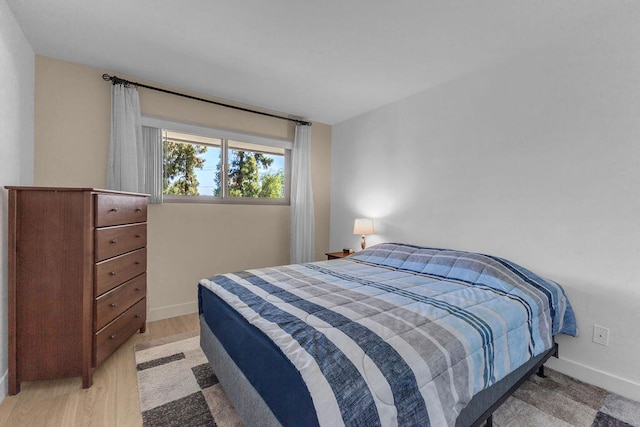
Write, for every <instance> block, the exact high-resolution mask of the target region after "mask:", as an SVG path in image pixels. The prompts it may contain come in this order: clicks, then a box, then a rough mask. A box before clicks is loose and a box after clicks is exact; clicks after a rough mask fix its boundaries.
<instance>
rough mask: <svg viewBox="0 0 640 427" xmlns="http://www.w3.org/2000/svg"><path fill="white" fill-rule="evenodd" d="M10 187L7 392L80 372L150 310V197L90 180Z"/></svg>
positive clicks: (86, 383)
mask: <svg viewBox="0 0 640 427" xmlns="http://www.w3.org/2000/svg"><path fill="white" fill-rule="evenodd" d="M6 188H7V189H8V190H9V394H16V393H18V392H19V391H20V382H21V381H34V380H47V379H54V378H65V377H74V376H81V377H82V386H83V387H84V388H88V387H90V386H91V384H92V382H93V372H94V370H95V369H96V368H97V367H98V366H100V364H101V363H102V362H103V361H104V360H105V359H106V358H107V357H109V355H111V354H112V353H113V352H114V351H115V350H116V349H118V347H120V346H121V345H122V344H123V343H124V342H125V341H126V340H127V339H128V338H129V337H131V336H132V335H133V334H134V333H135V332H136V331H138V330H139V331H140V332H144V331H145V327H146V313H147V300H146V294H147V275H146V269H147V250H146V245H147V222H146V221H147V196H146V195H144V194H136V193H123V192H117V191H109V190H98V189H93V188H49V187H6Z"/></svg>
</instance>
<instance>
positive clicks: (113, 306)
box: [94, 273, 147, 330]
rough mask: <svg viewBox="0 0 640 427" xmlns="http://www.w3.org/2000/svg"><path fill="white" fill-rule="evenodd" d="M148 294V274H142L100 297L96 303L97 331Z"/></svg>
mask: <svg viewBox="0 0 640 427" xmlns="http://www.w3.org/2000/svg"><path fill="white" fill-rule="evenodd" d="M146 293H147V274H146V273H144V274H141V275H140V276H138V277H134V278H133V279H131V280H129V281H128V282H125V283H123V284H122V285H120V286H118V287H117V288H115V289H112V290H111V291H109V292H107V293H106V294H104V295H102V296H100V297H98V298H97V299H96V301H95V311H94V313H95V322H94V324H95V330H99V329H102V328H103V327H104V326H105V325H106V324H107V323H109V322H111V321H112V320H113V319H115V318H116V317H118V316H119V315H121V314H122V313H124V312H125V311H126V310H127V309H128V308H129V307H131V306H132V305H133V304H135V303H136V302H138V301H139V300H140V299H141V298H143V297H144V296H145V295H146Z"/></svg>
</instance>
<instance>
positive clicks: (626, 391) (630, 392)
mask: <svg viewBox="0 0 640 427" xmlns="http://www.w3.org/2000/svg"><path fill="white" fill-rule="evenodd" d="M546 365H547V366H548V367H549V368H551V369H555V370H556V371H558V372H562V373H563V374H566V375H569V376H571V377H573V378H576V379H578V380H580V381H583V382H585V383H588V384H593V385H595V386H598V387H602V388H603V389H605V390H608V391H610V392H613V393H616V394H619V395H620V396H624V397H626V398H628V399H632V400H635V401H640V384H638V383H636V382H633V381H629V380H627V379H625V378H621V377H618V376H616V375H613V374H610V373H608V372H603V371H600V370H598V369H594V368H591V367H589V366H586V365H583V364H581V363H578V362H575V361H573V360H569V359H564V358H562V357H561V358H559V359H556V358H554V357H552V358H550V359H549V361H548V362H547V363H546Z"/></svg>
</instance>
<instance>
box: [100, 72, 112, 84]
mask: <svg viewBox="0 0 640 427" xmlns="http://www.w3.org/2000/svg"><path fill="white" fill-rule="evenodd" d="M102 80H104V81H105V82H106V81H109V80H111V76H110V75H109V74H107V73H105V74H103V75H102Z"/></svg>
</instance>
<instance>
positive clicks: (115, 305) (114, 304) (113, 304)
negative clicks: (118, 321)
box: [109, 302, 118, 308]
mask: <svg viewBox="0 0 640 427" xmlns="http://www.w3.org/2000/svg"><path fill="white" fill-rule="evenodd" d="M109 305H110V306H111V307H114V308H115V307H117V306H118V304H116V303H115V302H112V303H111V304H109Z"/></svg>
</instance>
